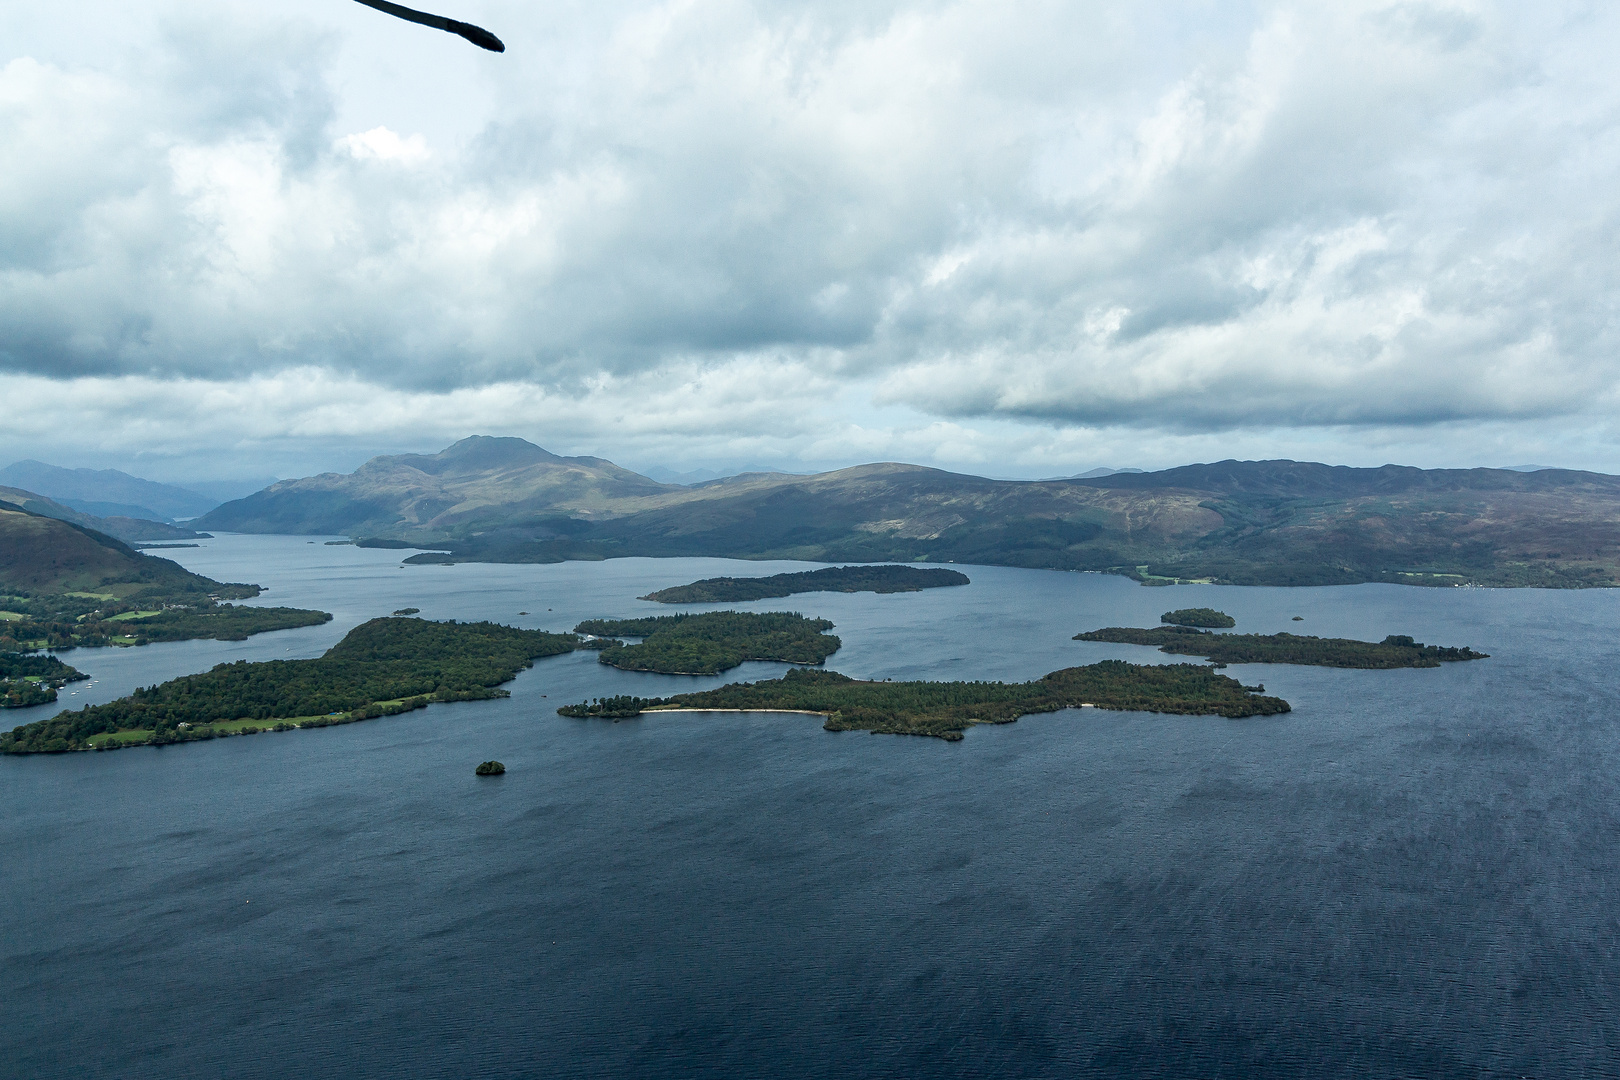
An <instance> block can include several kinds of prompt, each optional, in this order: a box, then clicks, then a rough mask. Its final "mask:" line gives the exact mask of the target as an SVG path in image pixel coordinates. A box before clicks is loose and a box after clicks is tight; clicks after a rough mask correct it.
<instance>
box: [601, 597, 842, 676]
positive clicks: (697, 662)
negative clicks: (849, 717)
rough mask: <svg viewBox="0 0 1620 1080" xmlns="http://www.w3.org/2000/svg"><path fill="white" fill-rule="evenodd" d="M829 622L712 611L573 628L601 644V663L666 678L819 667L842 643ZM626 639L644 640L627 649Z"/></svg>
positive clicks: (793, 615) (773, 614) (789, 614)
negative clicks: (761, 663) (748, 665)
mask: <svg viewBox="0 0 1620 1080" xmlns="http://www.w3.org/2000/svg"><path fill="white" fill-rule="evenodd" d="M832 628H833V624H832V623H830V622H828V621H827V620H826V619H807V618H805V617H804V616H803V615H800V614H798V613H797V612H786V611H771V612H765V613H758V614H756V613H753V612H745V611H710V612H705V613H703V614H701V615H654V616H649V617H648V618H644V619H588V620H586V621H585V622H582V623H580V624H579V625H578V626H576V627H574V632H575V633H576V634H591V635H593V636H595V637H596V638H598V639H603V640H605V644H604V643H603V640H599V641H589V642H585V643H584V647H585V648H600V649H601V656H600V659H601V661H602V663H604V664H611V665H613V666H614V667H616V668H623V669H625V670H626V671H656V672H659V673H661V674H665V675H718V674H719V673H720V672H722V671H728V670H730V669H731V668H734V667H736V666H737V665H738V664H741V663H742V662H743V661H744V660H778V661H782V662H784V663H788V664H819V663H821V662H822V661H824V660H826V659H827V657H829V656H831V655H832V654H833V653H835V652H837V651H838V648H839V646H841V645H842V644H843V642H841V641H840V640H838V638H836V637H834V636H833V635H831V634H829V633H827V631H828V630H831V629H832ZM622 637H633V638H642V639H643V640H642V641H641V643H640V644H636V645H627V644H625V643H624V642H622V641H619V640H617V639H618V638H622Z"/></svg>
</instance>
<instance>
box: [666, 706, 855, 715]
mask: <svg viewBox="0 0 1620 1080" xmlns="http://www.w3.org/2000/svg"><path fill="white" fill-rule="evenodd" d="M665 712H761V713H765V712H770V713H792V714H793V715H795V716H831V715H832V713H829V712H820V711H818V710H816V709H665V708H661V707H658V706H654V707H653V708H651V709H642V710H641V715H642V716H646V715H647V714H648V713H665Z"/></svg>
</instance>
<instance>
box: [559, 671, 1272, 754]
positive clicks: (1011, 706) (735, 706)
mask: <svg viewBox="0 0 1620 1080" xmlns="http://www.w3.org/2000/svg"><path fill="white" fill-rule="evenodd" d="M1087 705H1090V706H1096V707H1097V708H1100V709H1122V710H1132V711H1140V712H1160V713H1181V714H1188V715H1204V716H1228V717H1245V716H1268V715H1272V714H1274V713H1285V712H1288V711H1289V706H1288V702H1286V701H1284V700H1282V699H1281V698H1275V697H1265V696H1262V695H1261V694H1259V693H1256V692H1255V691H1254V689H1253V688H1250V687H1245V686H1243V685H1242V684H1240V683H1239V682H1238V681H1237V680H1236V679H1232V678H1228V677H1227V676H1225V675H1221V674H1218V673H1217V672H1215V671H1214V670H1212V669H1210V668H1209V667H1206V666H1204V665H1202V664H1163V665H1141V664H1127V663H1125V662H1124V661H1123V660H1104V661H1102V662H1101V663H1097V664H1091V665H1088V666H1086V667H1073V668H1065V669H1063V670H1062V671H1054V672H1052V673H1051V674H1050V675H1047V676H1045V677H1043V678H1040V679H1036V680H1034V681H1032V682H1027V683H1000V682H867V681H861V680H856V679H851V678H849V677H848V676H846V675H840V674H838V673H837V672H835V671H810V670H799V671H790V672H788V673H787V674H786V675H784V676H783V677H782V678H780V679H772V680H769V681H762V682H757V683H733V684H732V685H730V686H722V687H719V688H718V689H715V690H704V691H700V692H697V693H692V694H677V695H675V696H674V697H668V698H662V699H641V698H624V697H620V698H606V699H598V700H596V701H594V702H582V703H580V704H578V705H565V706H563V707H562V708H560V709H558V710H557V712H558V714H559V715H562V716H574V717H610V718H615V719H617V718H621V717H629V716H637V715H641V714H642V713H647V712H661V711H674V710H691V711H705V710H711V709H712V710H727V711H739V712H805V713H816V714H821V715H824V716H826V722H825V723H824V725H823V726H824V727H825V728H826V729H827V730H828V731H871V732H877V733H883V734H891V735H932V736H935V737H937V738H941V739H948V740H952V741H954V740H957V739H960V738H961V737H962V732H963V731H965V730H966V729H967V728H968V727H970V726H971V725H973V724H1009V723H1012V722H1013V721H1014V720H1017V719H1018V718H1019V717H1020V716H1027V715H1029V714H1031V713H1044V712H1056V711H1058V710H1059V709H1072V708H1077V707H1080V706H1087Z"/></svg>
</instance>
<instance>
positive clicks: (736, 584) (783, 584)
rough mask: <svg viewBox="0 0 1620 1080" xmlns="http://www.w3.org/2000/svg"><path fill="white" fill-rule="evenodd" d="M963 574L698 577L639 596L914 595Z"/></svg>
mask: <svg viewBox="0 0 1620 1080" xmlns="http://www.w3.org/2000/svg"><path fill="white" fill-rule="evenodd" d="M970 583H971V582H970V580H969V578H968V576H967V575H966V574H963V573H960V572H958V571H956V570H945V569H942V568H934V567H930V568H923V567H916V566H893V565H879V566H828V567H825V568H823V569H821V570H806V571H802V572H800V573H795V574H772V575H770V576H769V577H746V578H735V577H717V578H704V579H703V580H702V581H694V582H692V584H690V585H676V586H673V587H671V588H668V589H659V590H658V591H657V592H650V593H648V594H647V595H646V596H643V597H640V598H639V599H642V600H655V601H657V602H658V603H660V604H736V603H741V602H742V601H745V600H769V599H774V598H775V597H778V596H792V595H794V594H795V593H809V592H846V593H853V592H873V593H899V592H919V591H921V590H923V589H938V588H943V587H946V586H951V585H967V584H970Z"/></svg>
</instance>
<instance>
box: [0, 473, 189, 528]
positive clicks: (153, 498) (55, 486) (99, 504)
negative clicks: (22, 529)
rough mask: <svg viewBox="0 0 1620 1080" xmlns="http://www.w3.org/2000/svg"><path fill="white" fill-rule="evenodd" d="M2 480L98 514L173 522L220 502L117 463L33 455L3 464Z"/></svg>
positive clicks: (2, 482) (3, 482)
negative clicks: (90, 464)
mask: <svg viewBox="0 0 1620 1080" xmlns="http://www.w3.org/2000/svg"><path fill="white" fill-rule="evenodd" d="M0 484H4V485H6V486H8V487H15V488H22V489H24V490H26V491H33V492H37V493H39V494H40V495H43V496H45V497H46V498H48V499H54V500H55V501H57V502H59V503H64V504H66V505H68V506H71V507H73V508H74V509H75V510H79V511H82V512H83V513H86V514H93V515H95V516H97V517H131V518H147V519H150V520H152V521H163V522H172V521H173V519H175V518H189V517H196V516H197V515H198V514H203V513H207V512H208V511H209V510H211V509H213V508H214V507H215V506H217V505H218V500H217V499H210V498H209V497H208V496H206V495H199V494H198V493H197V492H195V491H190V490H187V489H186V488H181V487H175V486H174V485H173V484H160V483H158V482H156V481H155V480H142V479H141V478H140V477H138V476H131V475H129V474H128V473H126V472H120V471H118V470H117V469H64V468H61V467H59V466H56V465H47V464H45V463H44V462H43V461H34V460H32V459H30V460H27V461H18V462H14V463H12V464H10V465H7V466H6V467H5V468H3V469H0Z"/></svg>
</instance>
